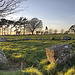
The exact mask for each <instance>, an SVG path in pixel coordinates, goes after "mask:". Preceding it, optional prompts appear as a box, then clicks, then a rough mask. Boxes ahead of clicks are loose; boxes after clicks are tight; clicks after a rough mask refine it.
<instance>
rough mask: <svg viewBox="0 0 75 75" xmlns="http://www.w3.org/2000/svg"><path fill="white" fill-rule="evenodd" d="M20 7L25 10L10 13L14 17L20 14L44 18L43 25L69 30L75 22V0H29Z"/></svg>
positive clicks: (29, 17)
mask: <svg viewBox="0 0 75 75" xmlns="http://www.w3.org/2000/svg"><path fill="white" fill-rule="evenodd" d="M20 8H26V10H25V11H21V12H19V13H15V14H13V15H9V16H11V17H13V18H15V19H16V18H17V17H20V16H24V17H27V18H28V19H31V18H34V17H37V18H38V19H40V20H42V22H43V27H44V28H45V27H46V26H47V27H48V28H51V29H53V30H54V29H57V30H58V31H60V30H61V29H64V30H68V29H69V27H70V26H71V25H73V24H75V0H27V1H25V2H23V3H21V6H20Z"/></svg>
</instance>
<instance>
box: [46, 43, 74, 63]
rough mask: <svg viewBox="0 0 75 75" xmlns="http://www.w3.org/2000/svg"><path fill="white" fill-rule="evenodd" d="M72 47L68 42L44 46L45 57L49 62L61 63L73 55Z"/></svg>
mask: <svg viewBox="0 0 75 75" xmlns="http://www.w3.org/2000/svg"><path fill="white" fill-rule="evenodd" d="M73 53H74V52H73V49H72V47H71V46H70V45H69V44H60V45H53V46H52V47H48V48H46V55H47V59H48V60H49V62H50V63H54V62H55V63H56V64H61V63H62V62H66V61H67V59H68V58H69V57H71V56H72V55H73Z"/></svg>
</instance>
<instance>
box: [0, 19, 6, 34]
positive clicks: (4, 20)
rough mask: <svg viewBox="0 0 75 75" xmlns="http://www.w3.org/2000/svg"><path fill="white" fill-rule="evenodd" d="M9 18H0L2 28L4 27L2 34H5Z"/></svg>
mask: <svg viewBox="0 0 75 75" xmlns="http://www.w3.org/2000/svg"><path fill="white" fill-rule="evenodd" d="M6 22H7V20H6V19H5V18H3V19H1V20H0V28H2V35H3V30H4V31H5V29H6V28H5V26H6Z"/></svg>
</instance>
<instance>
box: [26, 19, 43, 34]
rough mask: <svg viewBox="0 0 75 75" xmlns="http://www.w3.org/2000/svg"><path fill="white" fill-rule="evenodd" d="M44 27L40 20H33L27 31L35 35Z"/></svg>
mask: <svg viewBox="0 0 75 75" xmlns="http://www.w3.org/2000/svg"><path fill="white" fill-rule="evenodd" d="M42 27H43V24H42V21H41V20H39V19H38V18H32V19H31V20H30V21H29V24H28V26H27V30H28V31H29V32H31V33H32V35H33V34H34V31H35V30H40V29H41V28H42Z"/></svg>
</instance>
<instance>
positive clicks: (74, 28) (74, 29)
mask: <svg viewBox="0 0 75 75" xmlns="http://www.w3.org/2000/svg"><path fill="white" fill-rule="evenodd" d="M70 30H72V31H73V32H74V33H75V25H72V26H71V27H70V29H69V31H70Z"/></svg>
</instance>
